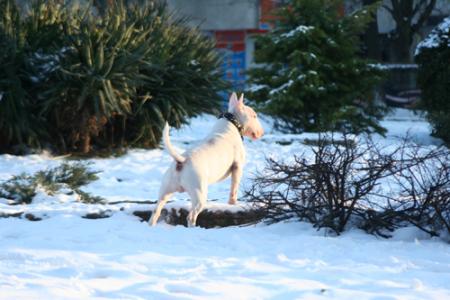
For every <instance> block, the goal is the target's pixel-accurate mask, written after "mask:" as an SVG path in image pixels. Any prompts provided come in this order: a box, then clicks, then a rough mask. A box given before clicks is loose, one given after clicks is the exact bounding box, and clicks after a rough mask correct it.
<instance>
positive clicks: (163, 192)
mask: <svg viewBox="0 0 450 300" xmlns="http://www.w3.org/2000/svg"><path fill="white" fill-rule="evenodd" d="M173 192H175V190H173V189H172V188H171V187H170V186H169V185H168V184H164V183H163V184H162V185H161V188H160V190H159V198H158V199H159V200H158V204H157V205H156V209H155V211H154V212H153V213H152V217H151V218H150V221H149V224H150V225H151V226H155V225H156V222H158V218H159V216H160V215H161V210H162V208H163V207H164V205H165V204H166V203H167V201H169V199H170V197H171V196H172V194H173Z"/></svg>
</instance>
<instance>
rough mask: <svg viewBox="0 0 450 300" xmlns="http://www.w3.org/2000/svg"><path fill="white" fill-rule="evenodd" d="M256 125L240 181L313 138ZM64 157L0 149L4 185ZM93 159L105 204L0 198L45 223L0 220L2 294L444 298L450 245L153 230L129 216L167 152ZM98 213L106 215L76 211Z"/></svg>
mask: <svg viewBox="0 0 450 300" xmlns="http://www.w3.org/2000/svg"><path fill="white" fill-rule="evenodd" d="M212 122H214V118H213V117H202V118H197V119H195V120H193V122H192V124H191V126H189V127H186V128H183V129H181V130H179V131H172V133H171V136H172V141H173V143H174V145H175V146H176V147H177V148H179V149H185V148H187V147H190V146H192V145H194V144H195V143H197V142H199V141H200V139H201V138H202V137H203V136H204V135H206V133H207V130H208V129H207V128H209V127H210V126H211V124H212ZM382 124H383V125H384V126H385V127H387V128H388V130H389V132H388V135H387V137H386V138H382V137H377V141H378V142H379V143H381V144H384V145H385V146H386V147H388V146H392V145H395V144H398V142H399V140H400V138H401V137H402V136H404V135H405V134H406V133H407V132H409V134H410V135H411V136H412V138H413V139H414V141H416V142H417V143H420V144H423V145H427V146H429V147H433V145H435V144H436V143H438V141H437V140H435V139H433V138H432V137H430V127H429V125H428V123H426V122H425V121H423V120H422V119H421V118H419V117H416V116H413V115H411V114H409V113H408V112H406V111H402V110H398V111H396V113H395V114H394V115H392V116H390V117H388V118H387V119H386V120H385V121H383V123H382ZM264 126H265V129H266V132H268V133H267V134H266V135H265V136H264V138H263V139H262V140H260V141H257V142H251V141H248V140H246V141H245V143H246V147H247V164H246V167H245V170H244V178H243V187H242V188H245V186H246V185H248V184H249V183H250V178H251V176H252V173H254V172H255V171H257V170H260V169H262V168H263V167H264V158H265V157H274V158H286V157H289V156H291V155H292V154H299V153H302V152H303V151H305V150H306V149H307V147H306V146H305V145H304V144H303V141H304V140H305V139H306V138H314V137H315V136H316V135H314V134H302V135H282V134H278V133H276V132H271V131H270V124H269V122H267V121H266V122H264ZM62 161H63V160H62V159H61V158H55V157H51V156H49V155H47V154H45V153H44V154H41V155H29V156H20V157H18V156H11V155H0V181H2V180H6V179H9V178H10V177H11V175H15V174H20V173H22V172H27V173H33V172H35V171H38V170H43V169H46V168H49V167H54V166H57V165H59V164H61V162H62ZM89 161H90V162H92V165H91V168H92V169H94V170H98V171H101V173H100V174H99V177H100V179H99V180H98V181H95V182H93V183H91V184H89V185H88V186H86V187H84V188H83V189H84V190H85V191H87V192H90V193H92V194H93V195H97V196H102V197H104V198H106V199H107V200H108V201H109V202H110V203H111V204H108V205H100V204H96V205H88V204H82V203H80V202H78V201H77V200H76V198H75V196H74V195H66V194H64V193H59V194H55V195H53V196H49V195H47V194H46V193H44V192H42V193H38V194H37V195H36V197H35V198H34V199H33V202H32V204H30V205H16V206H11V205H8V204H7V201H6V200H5V199H1V198H0V214H1V213H8V214H11V213H17V212H23V213H33V214H34V215H36V216H39V217H41V218H42V219H43V220H42V221H39V222H30V221H28V220H26V219H19V218H0V299H450V245H449V244H448V243H445V242H444V241H442V240H439V239H430V238H428V237H427V236H426V235H424V234H422V233H420V232H418V231H417V230H415V229H413V228H403V229H401V230H398V231H397V232H395V233H394V237H393V238H391V239H383V238H377V237H374V236H371V235H368V234H365V233H363V232H360V231H358V230H352V231H349V232H346V233H344V234H343V235H342V236H339V237H332V236H327V235H326V234H325V233H324V232H322V231H316V230H315V229H313V228H312V227H311V225H309V224H307V223H298V222H292V223H282V224H276V225H270V226H267V225H263V224H257V225H252V226H244V227H228V228H220V229H219V228H217V229H202V228H185V227H183V226H170V225H167V224H162V223H160V224H159V225H158V226H157V227H155V228H150V227H149V226H148V225H147V224H146V223H143V222H140V220H139V219H138V218H137V217H135V216H133V215H132V214H131V213H130V211H131V210H132V209H135V208H140V209H149V207H150V205H149V204H145V203H143V204H139V203H138V202H141V201H148V200H155V198H156V195H157V191H158V187H159V182H160V178H161V176H162V174H163V172H164V171H165V169H166V167H167V166H168V164H169V163H170V162H171V158H170V157H169V155H168V154H166V153H165V152H164V151H162V150H152V151H147V150H131V151H129V153H128V154H126V155H124V156H122V157H119V158H109V159H91V160H89ZM229 185H230V182H229V180H227V181H224V182H223V183H220V184H217V185H214V186H211V187H210V189H209V199H217V201H213V202H210V208H212V209H214V207H220V208H222V209H223V208H230V207H229V206H228V204H226V201H227V197H228V191H229ZM186 198H187V196H186V195H185V194H178V195H176V196H175V197H174V200H175V201H174V202H172V203H171V205H176V206H185V207H189V202H187V201H186ZM124 200H129V201H130V202H131V203H123V201H124ZM115 202H122V203H116V204H114V203H115ZM136 202H137V203H136ZM241 205H245V204H241ZM105 209H108V210H110V211H111V212H112V217H110V218H105V219H97V220H89V219H84V218H81V216H82V215H85V214H86V213H90V212H97V211H99V210H105ZM231 209H234V208H231Z"/></svg>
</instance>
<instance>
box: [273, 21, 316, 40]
mask: <svg viewBox="0 0 450 300" xmlns="http://www.w3.org/2000/svg"><path fill="white" fill-rule="evenodd" d="M313 29H314V26H306V25H299V26H297V27H295V28H294V29H292V30H291V31H288V32H285V33H282V34H280V36H279V37H275V39H274V42H275V43H278V42H280V41H281V40H283V39H289V38H291V37H293V36H295V35H296V34H298V33H301V34H306V33H308V32H310V31H311V30H313Z"/></svg>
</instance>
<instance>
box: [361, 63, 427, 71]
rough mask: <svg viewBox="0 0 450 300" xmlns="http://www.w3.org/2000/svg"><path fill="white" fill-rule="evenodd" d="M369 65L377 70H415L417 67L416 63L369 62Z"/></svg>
mask: <svg viewBox="0 0 450 300" xmlns="http://www.w3.org/2000/svg"><path fill="white" fill-rule="evenodd" d="M369 67H371V68H374V69H377V70H409V69H412V70H415V69H418V68H419V65H417V64H380V63H377V64H369Z"/></svg>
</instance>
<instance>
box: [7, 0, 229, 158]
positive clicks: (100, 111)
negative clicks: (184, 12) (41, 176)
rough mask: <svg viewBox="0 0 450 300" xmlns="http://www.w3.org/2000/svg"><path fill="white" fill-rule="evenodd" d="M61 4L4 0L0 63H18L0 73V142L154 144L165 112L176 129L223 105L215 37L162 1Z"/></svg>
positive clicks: (78, 147) (83, 146)
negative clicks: (26, 6) (100, 8)
mask: <svg viewBox="0 0 450 300" xmlns="http://www.w3.org/2000/svg"><path fill="white" fill-rule="evenodd" d="M58 2H59V1H57V0H54V1H53V0H51V1H44V0H37V1H34V2H32V3H33V5H31V9H30V10H29V11H28V12H21V11H20V10H19V9H18V7H17V6H16V4H15V2H14V1H13V0H0V4H1V5H0V8H2V12H4V13H2V15H3V16H5V17H4V18H3V19H2V21H1V24H0V53H6V54H2V55H3V56H2V57H0V60H1V61H0V62H9V64H10V66H9V67H10V69H11V70H12V71H9V69H7V68H5V70H4V71H3V70H2V71H0V93H1V94H0V95H2V97H3V98H4V101H2V102H0V108H1V106H4V107H6V109H2V110H0V137H4V136H5V137H6V138H3V139H2V141H3V147H0V150H2V149H1V148H3V151H6V150H9V149H11V148H12V147H13V146H14V145H17V144H25V145H27V146H31V147H35V146H37V145H39V144H40V145H44V146H46V145H50V146H51V147H52V149H53V150H56V151H58V152H81V153H88V152H90V151H91V150H102V149H110V148H116V147H122V146H145V147H155V146H157V145H158V144H159V142H160V138H161V131H162V128H163V126H164V123H165V122H166V120H167V121H169V123H170V124H171V125H172V126H177V127H178V126H180V125H181V124H183V123H187V122H188V120H189V118H190V117H193V116H196V115H198V114H200V113H204V112H213V111H215V110H216V109H218V108H219V105H220V101H221V98H220V96H219V91H222V90H224V89H225V88H226V85H225V83H224V81H223V80H222V78H221V74H220V73H219V71H218V70H219V67H220V59H219V56H218V54H216V52H215V50H214V45H213V43H212V42H211V41H210V40H209V39H207V38H206V37H205V36H203V35H202V34H201V33H200V32H199V31H198V30H196V29H189V28H187V27H186V25H185V23H186V20H185V19H180V18H177V17H175V16H172V15H170V14H168V13H167V9H166V6H165V5H164V4H154V3H149V4H147V5H143V6H137V5H136V6H126V5H125V4H124V2H123V1H117V2H114V4H113V5H111V6H109V7H108V9H106V10H105V11H104V12H103V13H102V15H100V16H98V15H95V14H94V13H93V10H92V9H91V7H89V6H87V7H83V6H81V7H80V8H73V6H63V5H60V4H58ZM20 15H22V17H19V16H20ZM11 20H13V21H14V22H13V21H11ZM11 32H12V33H11ZM13 33H14V34H13ZM11 40H12V41H13V43H12V42H11ZM16 44H18V45H20V48H19V47H18V46H16V47H14V45H16ZM11 45H13V46H11ZM17 49H19V50H20V51H18V50H17ZM2 114H4V116H5V117H4V118H1V117H2V116H3V115H2ZM31 138H33V141H32V140H31ZM0 146H1V145H0Z"/></svg>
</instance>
